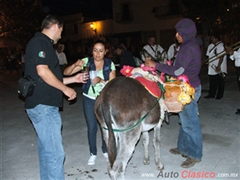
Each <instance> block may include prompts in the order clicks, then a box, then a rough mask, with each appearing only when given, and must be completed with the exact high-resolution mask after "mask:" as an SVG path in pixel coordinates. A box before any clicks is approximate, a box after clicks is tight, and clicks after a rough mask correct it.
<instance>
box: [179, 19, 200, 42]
mask: <svg viewBox="0 0 240 180" xmlns="http://www.w3.org/2000/svg"><path fill="white" fill-rule="evenodd" d="M175 28H176V30H177V32H178V33H179V34H180V35H181V36H182V39H183V43H186V42H187V41H189V40H190V39H192V38H195V37H196V35H197V28H196V25H195V23H194V22H193V21H192V20H191V19H188V18H184V19H182V20H180V21H179V22H178V23H177V24H176V26H175Z"/></svg>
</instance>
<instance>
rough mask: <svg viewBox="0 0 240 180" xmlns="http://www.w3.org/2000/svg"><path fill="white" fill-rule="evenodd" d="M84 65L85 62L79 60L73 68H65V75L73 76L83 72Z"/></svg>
mask: <svg viewBox="0 0 240 180" xmlns="http://www.w3.org/2000/svg"><path fill="white" fill-rule="evenodd" d="M83 65H84V61H83V60H77V61H76V62H75V63H73V64H72V65H71V66H68V67H67V68H65V70H64V72H63V74H64V75H72V74H74V73H76V72H78V71H80V70H82V68H83Z"/></svg>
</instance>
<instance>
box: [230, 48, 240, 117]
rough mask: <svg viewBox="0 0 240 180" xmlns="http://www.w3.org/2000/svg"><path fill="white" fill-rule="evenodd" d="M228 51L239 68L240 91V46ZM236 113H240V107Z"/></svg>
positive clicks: (239, 83)
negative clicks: (235, 49)
mask: <svg viewBox="0 0 240 180" xmlns="http://www.w3.org/2000/svg"><path fill="white" fill-rule="evenodd" d="M227 53H228V54H229V55H230V59H231V60H233V61H235V66H236V68H237V83H238V90H239V91H240V48H239V49H238V50H237V51H233V50H232V49H230V50H228V51H227ZM236 114H238V115H240V108H239V109H237V111H236Z"/></svg>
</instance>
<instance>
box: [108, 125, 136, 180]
mask: <svg viewBox="0 0 240 180" xmlns="http://www.w3.org/2000/svg"><path fill="white" fill-rule="evenodd" d="M118 134H119V136H118V138H119V141H118V142H119V144H118V152H117V157H116V160H115V162H114V164H113V167H112V169H111V170H110V171H109V172H110V176H111V178H112V179H114V180H124V179H125V178H124V175H125V171H126V166H127V163H128V161H129V159H130V158H131V156H132V154H133V151H134V149H135V146H136V143H137V141H138V140H139V138H140V135H141V130H140V128H139V127H137V128H135V129H133V130H131V131H129V132H119V133H118Z"/></svg>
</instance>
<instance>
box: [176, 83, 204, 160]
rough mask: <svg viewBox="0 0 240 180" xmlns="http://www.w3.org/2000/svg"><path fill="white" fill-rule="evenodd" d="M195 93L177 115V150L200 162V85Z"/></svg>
mask: <svg viewBox="0 0 240 180" xmlns="http://www.w3.org/2000/svg"><path fill="white" fill-rule="evenodd" d="M195 89H196V92H195V98H194V100H192V102H191V103H190V104H187V105H186V106H185V107H184V108H183V111H181V112H180V113H179V117H180V123H181V127H180V131H179V135H178V143H177V148H178V151H180V152H181V153H182V154H184V155H187V156H188V157H191V158H194V159H197V160H201V158H202V131H201V126H200V122H199V117H198V104H197V102H198V100H199V98H200V96H201V89H202V87H201V85H200V86H198V87H197V88H195Z"/></svg>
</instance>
